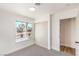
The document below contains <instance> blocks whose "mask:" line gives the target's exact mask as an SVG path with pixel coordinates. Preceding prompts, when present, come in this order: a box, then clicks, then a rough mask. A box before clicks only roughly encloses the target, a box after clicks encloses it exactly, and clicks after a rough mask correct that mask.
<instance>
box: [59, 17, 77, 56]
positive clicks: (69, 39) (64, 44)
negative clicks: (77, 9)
mask: <svg viewBox="0 0 79 59" xmlns="http://www.w3.org/2000/svg"><path fill="white" fill-rule="evenodd" d="M75 31H76V30H75V18H67V19H61V20H60V51H61V52H63V53H67V54H70V55H75Z"/></svg>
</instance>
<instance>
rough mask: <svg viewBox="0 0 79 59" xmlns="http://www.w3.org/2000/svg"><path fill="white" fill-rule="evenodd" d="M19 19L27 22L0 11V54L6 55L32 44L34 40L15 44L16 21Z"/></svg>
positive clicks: (17, 16) (13, 14)
mask: <svg viewBox="0 0 79 59" xmlns="http://www.w3.org/2000/svg"><path fill="white" fill-rule="evenodd" d="M21 19H23V20H25V21H27V20H26V19H28V18H25V17H23V16H20V15H17V14H15V13H10V12H8V11H5V10H1V9H0V54H7V53H10V52H13V51H16V50H18V49H21V48H23V47H26V46H28V45H32V44H33V43H34V39H33V40H28V41H25V42H20V43H16V20H21ZM28 21H29V20H28ZM30 21H31V20H30ZM33 38H34V37H33Z"/></svg>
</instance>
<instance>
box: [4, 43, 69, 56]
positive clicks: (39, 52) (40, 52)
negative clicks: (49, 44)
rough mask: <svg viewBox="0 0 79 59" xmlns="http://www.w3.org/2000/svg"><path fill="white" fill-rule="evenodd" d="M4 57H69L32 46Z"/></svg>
mask: <svg viewBox="0 0 79 59" xmlns="http://www.w3.org/2000/svg"><path fill="white" fill-rule="evenodd" d="M5 56H70V55H69V54H64V53H60V52H58V51H55V50H50V51H49V50H47V49H46V48H43V47H40V46H38V45H32V46H30V47H26V48H24V49H21V50H19V51H16V52H14V53H11V54H8V55H5Z"/></svg>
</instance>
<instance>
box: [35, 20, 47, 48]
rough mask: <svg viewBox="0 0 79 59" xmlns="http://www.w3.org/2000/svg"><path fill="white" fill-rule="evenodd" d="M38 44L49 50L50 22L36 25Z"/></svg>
mask: <svg viewBox="0 0 79 59" xmlns="http://www.w3.org/2000/svg"><path fill="white" fill-rule="evenodd" d="M35 41H36V44H38V45H40V46H42V47H45V48H48V22H47V21H45V22H39V23H36V24H35Z"/></svg>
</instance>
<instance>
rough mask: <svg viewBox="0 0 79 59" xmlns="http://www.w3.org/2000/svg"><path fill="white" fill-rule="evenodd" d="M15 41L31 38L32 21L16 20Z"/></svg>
mask: <svg viewBox="0 0 79 59" xmlns="http://www.w3.org/2000/svg"><path fill="white" fill-rule="evenodd" d="M16 30H17V31H16V42H21V41H25V40H29V39H31V38H32V23H29V22H23V21H16Z"/></svg>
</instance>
